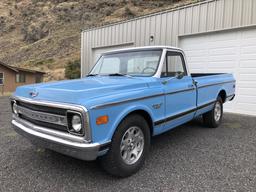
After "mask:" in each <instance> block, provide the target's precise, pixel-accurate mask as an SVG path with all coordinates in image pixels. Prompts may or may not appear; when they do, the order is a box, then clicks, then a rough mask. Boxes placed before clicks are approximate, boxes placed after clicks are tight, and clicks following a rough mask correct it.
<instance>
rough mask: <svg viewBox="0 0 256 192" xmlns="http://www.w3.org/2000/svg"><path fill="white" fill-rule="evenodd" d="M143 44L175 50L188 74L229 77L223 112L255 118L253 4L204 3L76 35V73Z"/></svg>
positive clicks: (252, 0)
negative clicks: (230, 94) (229, 97)
mask: <svg viewBox="0 0 256 192" xmlns="http://www.w3.org/2000/svg"><path fill="white" fill-rule="evenodd" d="M147 45H170V46H177V47H181V48H183V49H184V50H185V53H186V55H187V60H188V65H189V68H190V72H192V73H193V72H227V73H233V74H234V75H235V77H236V80H237V87H236V98H235V100H234V101H233V102H232V103H227V104H226V106H225V109H226V111H229V112H234V113H241V114H249V115H256V0H210V1H203V2H200V3H197V4H191V5H188V6H184V7H179V8H176V9H172V10H168V11H164V12H159V13H156V14H151V15H147V16H143V17H138V18H135V19H131V20H127V21H123V22H118V23H114V24H110V25H106V26H102V27H98V28H92V29H87V30H84V31H83V32H82V48H81V49H82V50H81V73H82V76H83V75H85V74H86V73H88V71H89V70H90V68H91V67H92V66H93V64H94V62H95V61H96V59H97V58H98V57H99V56H100V54H101V53H102V52H105V51H109V50H114V49H119V48H125V47H137V46H147Z"/></svg>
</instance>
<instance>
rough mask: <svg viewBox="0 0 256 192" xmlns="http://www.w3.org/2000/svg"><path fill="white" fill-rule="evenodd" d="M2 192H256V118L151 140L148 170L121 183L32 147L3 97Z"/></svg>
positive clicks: (234, 118)
mask: <svg viewBox="0 0 256 192" xmlns="http://www.w3.org/2000/svg"><path fill="white" fill-rule="evenodd" d="M0 109H1V110H0V146H1V148H0V191H4V192H7V191H197V192H198V191H256V118H255V117H250V116H241V115H234V114H225V115H224V119H223V123H222V125H221V126H220V127H219V128H217V129H209V128H204V127H203V126H202V123H201V120H195V121H193V122H191V123H188V124H186V125H184V126H181V127H178V128H176V129H173V130H172V131H169V132H167V133H165V134H163V135H160V136H157V137H155V138H154V139H153V141H152V147H151V153H150V155H149V157H148V158H147V161H146V163H145V166H144V167H143V168H142V169H141V170H140V171H139V172H138V173H137V174H135V175H133V176H131V177H129V178H125V179H117V178H113V177H111V176H109V175H107V174H106V173H105V172H104V171H103V170H102V169H101V168H100V166H99V163H98V162H97V161H94V162H84V161H80V160H77V159H74V158H71V157H67V156H64V155H61V154H58V153H55V152H52V151H49V150H44V149H40V148H37V147H35V146H33V145H31V144H30V143H29V142H28V141H27V140H26V139H25V138H23V137H21V136H19V135H17V134H16V133H15V132H14V131H13V130H12V128H11V124H10V120H11V113H10V107H9V100H8V98H7V97H0Z"/></svg>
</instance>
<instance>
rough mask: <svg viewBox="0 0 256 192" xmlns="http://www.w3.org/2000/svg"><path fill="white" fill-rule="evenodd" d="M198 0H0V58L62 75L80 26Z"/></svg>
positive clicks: (74, 53)
mask: <svg viewBox="0 0 256 192" xmlns="http://www.w3.org/2000/svg"><path fill="white" fill-rule="evenodd" d="M196 1H198V0H77V1H70V0H51V1H48V0H41V1H39V0H1V1H0V61H2V62H5V63H7V64H10V65H15V66H23V67H28V68H31V69H37V70H43V71H46V72H47V73H48V75H47V78H46V80H59V79H63V78H64V67H65V65H66V63H67V62H68V61H72V60H75V59H79V57H80V32H81V29H84V28H89V27H93V26H98V25H103V24H107V23H111V22H115V21H119V20H125V19H129V18H133V17H136V16H140V15H145V14H149V13H152V12H157V11H161V10H164V9H168V8H173V7H177V6H181V5H184V4H188V3H192V2H196Z"/></svg>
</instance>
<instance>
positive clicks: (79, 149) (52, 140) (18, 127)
mask: <svg viewBox="0 0 256 192" xmlns="http://www.w3.org/2000/svg"><path fill="white" fill-rule="evenodd" d="M12 125H13V128H14V130H15V131H16V132H17V133H19V134H20V135H22V136H24V137H26V138H27V139H29V140H30V141H31V142H32V143H33V144H35V145H38V146H40V147H44V148H48V149H51V150H54V151H57V152H59V153H62V154H65V155H68V156H72V157H75V158H78V159H82V160H95V159H96V158H97V157H98V156H99V154H100V153H102V152H103V151H104V147H103V146H105V144H103V145H100V144H99V143H85V141H84V140H82V139H81V138H79V137H77V136H67V135H66V134H63V133H60V132H57V131H53V130H49V129H46V128H43V127H39V126H36V125H34V124H31V123H30V122H28V121H25V120H23V119H21V118H19V117H17V116H15V115H13V120H12ZM102 150H103V151H102Z"/></svg>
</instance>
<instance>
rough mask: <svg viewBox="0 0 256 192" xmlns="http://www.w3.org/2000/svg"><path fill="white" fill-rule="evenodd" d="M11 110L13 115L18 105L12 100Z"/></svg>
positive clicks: (16, 113) (16, 111) (16, 112)
mask: <svg viewBox="0 0 256 192" xmlns="http://www.w3.org/2000/svg"><path fill="white" fill-rule="evenodd" d="M12 112H13V113H14V114H15V115H18V105H17V103H16V102H15V101H14V102H13V104H12Z"/></svg>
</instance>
